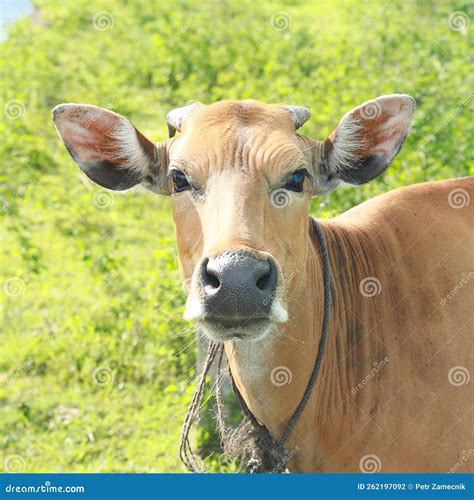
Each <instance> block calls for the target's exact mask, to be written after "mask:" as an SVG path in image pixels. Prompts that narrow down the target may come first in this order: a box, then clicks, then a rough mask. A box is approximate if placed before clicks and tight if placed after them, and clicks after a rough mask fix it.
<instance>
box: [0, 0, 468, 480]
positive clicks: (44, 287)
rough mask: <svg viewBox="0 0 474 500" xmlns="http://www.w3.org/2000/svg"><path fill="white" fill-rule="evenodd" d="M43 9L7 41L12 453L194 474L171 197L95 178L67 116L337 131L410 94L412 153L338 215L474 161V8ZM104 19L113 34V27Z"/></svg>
mask: <svg viewBox="0 0 474 500" xmlns="http://www.w3.org/2000/svg"><path fill="white" fill-rule="evenodd" d="M35 3H36V4H37V5H38V7H39V8H40V22H39V23H36V24H31V22H30V21H29V20H21V21H19V22H17V23H15V24H14V25H13V26H12V27H11V29H10V32H9V37H8V39H7V40H6V41H4V42H2V43H1V44H0V64H1V66H0V72H1V82H2V83H1V87H0V95H1V106H2V108H3V116H2V119H1V121H0V131H1V137H2V140H1V142H0V166H1V168H0V176H1V183H2V184H1V189H0V201H1V202H2V203H3V211H2V212H1V215H0V217H1V219H2V223H1V227H0V238H1V242H2V249H1V253H0V259H1V261H0V272H1V277H0V279H1V283H2V285H3V288H4V290H3V291H2V302H1V315H2V323H3V324H2V327H1V332H0V464H2V465H3V467H4V469H8V468H9V469H12V468H13V466H12V465H11V464H12V463H13V464H15V463H16V464H18V463H19V464H20V468H23V467H24V470H25V471H27V472H41V471H58V472H59V471H62V472H65V471H75V472H79V471H81V472H94V471H104V472H105V471H116V472H124V471H129V472H142V471H160V472H177V471H182V470H183V469H182V466H181V465H180V463H179V460H178V455H177V449H178V442H179V434H180V428H181V423H182V420H183V417H184V413H185V410H186V406H187V404H188V402H189V400H190V395H191V391H192V388H193V386H194V366H195V361H196V355H195V347H196V342H195V339H194V335H193V333H192V329H191V328H190V325H188V324H186V323H184V322H183V321H182V320H181V313H182V308H183V304H184V296H183V293H182V291H181V286H180V283H179V278H178V273H177V262H176V255H175V243H174V235H173V228H172V222H171V210H170V203H169V200H168V199H165V198H159V197H156V196H153V195H151V194H143V193H135V194H133V193H132V194H127V195H125V196H121V195H110V194H108V193H106V192H104V191H101V190H100V189H98V188H97V187H95V186H92V185H91V183H89V182H88V181H87V180H86V179H85V178H84V177H83V176H82V175H81V174H80V173H79V171H78V169H77V168H76V167H75V166H74V165H73V162H72V160H71V159H70V158H69V157H68V155H67V153H66V151H65V149H64V148H63V146H62V145H61V144H60V141H59V140H58V138H57V136H56V134H55V131H54V129H53V125H52V122H51V119H50V110H51V108H52V107H54V106H55V105H56V104H58V103H61V102H84V103H91V104H96V105H98V106H102V107H110V108H111V109H113V110H114V111H116V112H118V113H121V114H124V115H126V116H127V117H129V118H131V119H132V120H133V121H134V123H135V124H136V126H137V127H138V128H139V129H140V130H141V131H142V132H144V133H145V134H146V135H148V136H149V137H151V138H152V139H155V140H161V139H163V138H165V137H166V125H165V122H164V116H165V114H166V112H167V111H169V110H170V109H171V108H173V107H175V106H180V105H183V104H185V103H187V102H189V101H194V100H198V101H201V102H206V103H207V102H212V101H215V100H219V99H243V98H254V99H258V100H261V101H267V102H282V103H292V104H298V105H303V106H309V107H310V108H311V109H312V111H313V117H312V119H311V120H310V122H308V123H307V124H306V125H305V126H304V129H303V130H302V132H303V133H305V134H307V135H311V136H313V137H315V138H321V139H323V138H325V136H326V135H327V134H328V133H329V132H330V131H331V129H332V128H333V127H334V126H335V125H336V124H337V122H338V120H339V119H340V117H341V116H342V115H343V114H344V113H345V112H346V111H348V110H349V109H350V108H352V107H354V106H356V105H358V104H360V103H361V102H363V101H364V100H367V99H370V98H373V97H376V96H377V95H380V94H383V93H393V92H404V93H408V94H411V95H412V96H413V97H414V98H415V99H416V100H417V103H418V110H417V113H416V117H415V122H414V126H413V129H412V132H411V134H410V136H409V138H408V140H407V142H406V144H405V146H404V148H403V150H402V152H401V154H400V155H399V157H398V159H397V160H396V161H395V162H394V164H393V165H392V166H391V167H390V168H389V170H388V171H387V173H386V174H385V175H384V176H383V178H381V179H379V180H378V181H377V182H374V183H373V184H371V185H367V186H364V187H362V188H359V189H345V190H340V191H338V192H335V193H333V194H331V195H329V196H325V197H323V198H321V199H317V200H315V201H314V205H313V213H315V214H317V215H319V216H322V217H329V216H333V215H335V214H338V213H340V212H342V211H343V210H346V209H348V208H350V207H351V206H353V205H355V204H357V203H359V202H361V201H363V200H365V199H367V198H368V197H370V196H373V195H375V194H379V193H380V192H384V191H386V190H389V189H393V188H396V187H399V186H405V185H408V184H411V183H415V182H422V181H425V180H433V179H443V178H449V177H459V176H462V175H467V174H468V173H472V169H473V156H472V149H471V150H469V149H468V148H469V137H472V136H473V132H474V131H473V124H472V115H471V113H472V107H473V94H472V88H473V80H474V78H473V74H472V71H470V68H472V55H471V54H472V53H473V52H472V42H471V40H472V36H470V35H469V33H468V32H460V31H454V30H453V29H450V27H449V25H448V18H449V16H450V14H451V13H453V12H455V11H464V12H465V13H466V14H467V15H468V16H469V17H470V18H471V19H472V18H473V16H474V11H473V9H472V4H470V5H471V7H468V6H467V3H463V2H457V1H442V0H439V1H432V2H424V1H421V0H420V1H415V0H412V1H409V2H405V1H403V2H402V1H401V0H400V1H395V2H386V3H385V4H383V2H382V1H380V2H372V1H364V2H361V1H358V0H357V1H356V0H346V1H342V0H341V1H339V2H333V1H327V2H324V1H321V2H313V1H309V0H308V1H307V2H305V1H297V0H295V1H287V2H284V1H280V2H262V1H244V2H231V1H221V2H217V1H210V2H206V1H203V2H183V1H178V2H163V1H161V0H155V1H145V0H143V1H136V2H126V1H118V0H116V1H95V2H90V1H85V0H81V1H67V2H66V1H65V2H61V1H59V0H42V1H37V2H35ZM384 5H385V7H384ZM100 12H107V13H109V14H110V16H112V18H113V27H110V29H107V30H105V31H99V30H97V29H95V28H94V24H93V22H92V19H93V17H94V15H96V14H97V13H100ZM278 12H283V13H284V14H282V15H281V16H282V17H280V18H276V19H275V17H274V20H275V23H278V20H279V21H280V22H283V23H287V24H288V23H289V22H290V23H289V24H290V25H289V26H288V27H287V28H286V29H283V30H281V31H280V30H278V29H275V28H274V27H273V26H272V23H271V19H272V15H274V14H275V13H278ZM109 19H110V17H106V18H105V20H106V21H107V20H109ZM276 26H277V27H282V26H283V27H284V26H285V25H284V24H283V25H280V24H276ZM14 101H18V103H15V102H14ZM15 106H17V108H15ZM15 109H17V110H18V111H19V115H20V117H19V118H16V119H14V116H15ZM12 279H13V280H12ZM210 439H212V438H211V436H210V435H209V434H208V433H207V432H203V436H202V441H203V443H204V444H206V441H209V440H210ZM16 455H18V456H20V457H21V459H20V460H19V461H17V462H15V461H14V460H13V461H12V458H11V457H12V456H16ZM14 458H15V457H14ZM2 465H0V470H1V467H2ZM216 467H217V466H216V463H214V464H213V465H212V468H213V470H216Z"/></svg>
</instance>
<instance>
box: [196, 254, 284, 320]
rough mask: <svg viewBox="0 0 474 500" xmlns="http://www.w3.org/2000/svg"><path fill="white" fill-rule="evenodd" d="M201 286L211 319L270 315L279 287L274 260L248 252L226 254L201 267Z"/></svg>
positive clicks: (204, 262)
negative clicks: (277, 285) (277, 286)
mask: <svg viewBox="0 0 474 500" xmlns="http://www.w3.org/2000/svg"><path fill="white" fill-rule="evenodd" d="M200 277H201V285H202V289H203V291H204V293H203V295H204V297H203V299H204V306H205V311H206V316H207V317H208V318H216V319H257V318H266V317H268V316H269V315H270V310H271V306H272V301H273V295H274V293H275V290H276V284H277V271H276V266H275V263H274V262H273V260H272V259H271V258H266V259H260V258H258V257H256V256H254V255H253V254H251V253H249V252H246V251H232V252H224V253H222V254H219V255H217V256H215V257H212V258H210V259H204V260H203V262H202V264H201V276H200Z"/></svg>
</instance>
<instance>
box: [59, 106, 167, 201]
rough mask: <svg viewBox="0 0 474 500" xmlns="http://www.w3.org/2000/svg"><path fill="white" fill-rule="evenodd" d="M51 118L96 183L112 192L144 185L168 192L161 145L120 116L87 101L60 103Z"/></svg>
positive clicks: (73, 156) (78, 161)
mask: <svg viewBox="0 0 474 500" xmlns="http://www.w3.org/2000/svg"><path fill="white" fill-rule="evenodd" d="M53 120H54V123H55V125H56V129H57V131H58V133H59V135H60V137H61V139H62V140H63V142H64V145H65V146H66V148H67V150H68V151H69V153H70V155H71V156H72V158H73V159H74V161H75V162H76V163H77V164H78V165H79V167H80V168H81V170H82V171H83V172H85V173H86V175H87V176H88V177H89V178H90V179H91V180H93V181H94V182H95V183H97V184H99V185H100V186H103V187H105V188H107V189H112V190H114V191H123V190H125V189H129V188H131V187H133V186H136V185H137V184H143V185H145V186H146V187H147V188H148V189H151V190H152V191H155V192H158V193H160V194H168V190H167V188H166V186H165V182H164V179H165V176H166V172H165V170H166V168H163V167H164V166H163V165H161V163H162V158H165V156H166V155H164V154H162V151H161V149H162V148H160V147H159V146H158V147H157V146H156V145H155V144H153V142H151V141H150V140H148V139H147V138H146V137H145V136H144V135H143V134H141V133H140V132H139V131H138V130H137V129H136V128H135V127H134V126H133V125H132V124H131V123H130V122H129V121H128V120H127V119H126V118H124V117H123V116H120V115H118V114H116V113H113V112H112V111H108V110H106V109H102V108H98V107H96V106H90V105H86V104H60V105H59V106H56V107H55V108H54V110H53Z"/></svg>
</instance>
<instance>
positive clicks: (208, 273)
mask: <svg viewBox="0 0 474 500" xmlns="http://www.w3.org/2000/svg"><path fill="white" fill-rule="evenodd" d="M201 281H202V284H203V285H204V287H209V288H212V289H217V288H219V287H220V286H221V282H220V280H219V278H218V277H217V275H216V274H215V272H214V271H212V270H211V269H209V259H206V260H205V261H204V262H203V263H202V268H201Z"/></svg>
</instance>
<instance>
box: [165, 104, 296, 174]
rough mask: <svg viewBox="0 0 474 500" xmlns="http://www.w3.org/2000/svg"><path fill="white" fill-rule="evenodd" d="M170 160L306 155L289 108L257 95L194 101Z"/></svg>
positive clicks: (246, 160) (277, 159)
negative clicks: (209, 102)
mask: <svg viewBox="0 0 474 500" xmlns="http://www.w3.org/2000/svg"><path fill="white" fill-rule="evenodd" d="M170 160H171V163H173V160H175V161H177V162H184V163H187V162H192V163H193V164H196V163H198V164H200V165H201V166H208V167H226V166H229V167H236V166H241V167H243V168H245V167H252V166H255V167H257V168H258V167H260V166H263V165H265V164H269V163H278V164H280V165H282V166H284V165H286V164H290V163H292V162H294V161H296V162H298V161H299V162H302V161H304V158H303V155H302V153H301V152H300V150H299V148H298V144H297V141H296V135H295V123H294V120H293V119H292V116H291V113H290V112H289V111H288V110H287V109H285V108H284V107H282V106H278V105H271V104H263V103H259V102H256V101H238V102H236V101H223V102H218V103H215V104H212V105H209V106H206V105H199V106H197V107H196V109H195V110H194V111H193V113H192V114H191V116H189V118H188V119H187V120H186V122H185V123H184V124H183V129H182V134H181V135H180V136H178V137H177V140H176V141H175V144H174V145H173V148H172V151H171V154H170Z"/></svg>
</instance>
